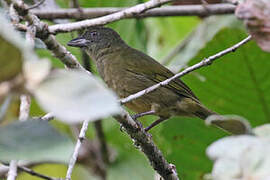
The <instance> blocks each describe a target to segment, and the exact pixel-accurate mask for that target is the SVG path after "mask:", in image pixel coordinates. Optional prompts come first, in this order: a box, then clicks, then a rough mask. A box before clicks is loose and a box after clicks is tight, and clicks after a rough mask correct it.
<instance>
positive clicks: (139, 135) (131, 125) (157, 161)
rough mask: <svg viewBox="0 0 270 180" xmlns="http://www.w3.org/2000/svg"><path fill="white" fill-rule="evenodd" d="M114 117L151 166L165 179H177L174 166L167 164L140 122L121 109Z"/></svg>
mask: <svg viewBox="0 0 270 180" xmlns="http://www.w3.org/2000/svg"><path fill="white" fill-rule="evenodd" d="M114 118H115V119H116V120H117V121H118V122H119V123H120V124H121V125H122V127H123V128H124V129H125V131H126V132H127V133H128V134H129V136H130V137H131V138H132V139H133V140H134V144H135V146H138V147H139V148H140V150H141V151H142V152H143V153H144V154H145V156H146V157H147V159H148V160H149V162H150V164H151V166H152V167H153V168H154V169H155V170H156V171H157V172H158V173H159V174H160V175H161V176H162V177H163V178H164V179H165V180H178V179H179V178H178V177H177V173H176V171H175V166H172V165H171V164H169V163H168V162H167V161H166V159H165V158H164V156H163V154H162V152H161V151H160V150H159V149H158V148H157V146H156V145H155V144H154V142H153V140H152V137H151V135H150V134H149V133H147V132H145V130H144V128H143V127H142V125H141V124H140V122H138V121H137V122H135V121H134V120H133V119H132V118H131V117H130V115H129V114H128V113H127V112H126V111H123V112H122V113H121V114H120V115H117V116H114Z"/></svg>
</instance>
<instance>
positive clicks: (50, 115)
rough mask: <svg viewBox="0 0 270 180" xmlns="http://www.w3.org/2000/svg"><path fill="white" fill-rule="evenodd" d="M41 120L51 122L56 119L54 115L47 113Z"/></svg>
mask: <svg viewBox="0 0 270 180" xmlns="http://www.w3.org/2000/svg"><path fill="white" fill-rule="evenodd" d="M40 119H42V120H43V121H50V120H53V119H54V116H53V114H52V113H47V114H45V115H44V116H42V117H41V118H40Z"/></svg>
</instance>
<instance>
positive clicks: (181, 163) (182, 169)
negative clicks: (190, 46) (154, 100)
mask: <svg viewBox="0 0 270 180" xmlns="http://www.w3.org/2000/svg"><path fill="white" fill-rule="evenodd" d="M245 37H247V34H246V33H245V32H244V31H243V30H241V29H236V28H231V29H230V28H226V29H222V30H221V31H220V32H219V33H217V34H216V36H215V37H214V38H213V39H212V40H211V41H210V42H208V43H207V44H206V45H205V47H204V48H203V49H201V50H200V51H199V53H198V54H197V55H196V56H195V57H194V58H193V59H192V60H191V61H190V63H189V65H193V64H195V63H197V62H199V61H201V60H203V59H204V58H205V57H208V56H210V55H213V54H216V53H218V52H219V51H221V50H224V49H225V48H228V47H231V46H232V45H234V44H236V43H237V42H239V41H241V40H242V39H244V38H245ZM269 59H270V54H269V53H265V52H263V51H262V50H260V48H259V47H258V46H257V45H256V44H255V43H254V42H252V41H251V42H249V43H247V44H245V45H244V46H242V47H240V48H239V49H238V50H237V51H236V52H234V53H230V54H228V55H226V56H224V57H221V58H219V59H217V60H216V61H215V62H214V63H213V64H211V65H210V66H208V67H205V68H201V69H198V70H196V71H195V73H196V75H195V74H194V73H191V74H188V75H186V76H184V77H183V78H181V79H182V80H183V81H184V82H185V83H186V84H187V85H188V86H189V87H190V88H191V89H192V91H193V92H194V93H195V94H196V96H197V97H198V98H199V99H200V101H201V102H202V104H204V105H205V106H206V107H207V108H209V109H211V110H213V111H216V112H217V113H219V114H221V115H226V114H236V115H239V116H242V117H244V118H245V119H247V120H248V121H249V122H250V124H251V125H252V126H256V125H259V124H263V123H266V122H268V121H269V119H270V116H269V111H270V110H269V107H270V101H269V100H270V88H269V85H270V84H269V81H268V80H267V79H268V78H269V69H270V61H269ZM197 75H200V76H201V77H203V79H204V80H202V79H201V78H198V76H197ZM153 134H154V137H155V139H156V142H157V144H159V147H160V148H161V149H162V150H163V152H164V154H165V156H166V157H167V159H168V161H169V162H171V163H173V164H175V165H176V167H177V170H178V173H179V175H180V177H181V178H183V179H194V180H197V179H199V178H200V177H201V176H202V175H204V174H205V173H207V172H210V171H211V169H212V165H211V164H212V163H211V161H210V160H208V158H207V157H206V155H205V149H206V148H207V146H208V145H209V144H210V143H212V142H214V141H215V140H217V139H218V138H220V137H222V136H224V135H225V133H224V132H222V131H221V130H219V129H217V128H215V127H206V126H205V124H204V122H203V121H202V120H199V119H196V118H183V117H174V118H171V119H169V120H168V121H167V122H165V123H164V125H163V127H162V129H161V130H160V129H157V131H153ZM155 134H156V135H155Z"/></svg>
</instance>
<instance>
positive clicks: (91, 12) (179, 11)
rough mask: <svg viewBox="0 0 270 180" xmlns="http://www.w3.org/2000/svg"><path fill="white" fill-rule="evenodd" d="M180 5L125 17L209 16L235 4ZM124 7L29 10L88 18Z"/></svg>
mask: <svg viewBox="0 0 270 180" xmlns="http://www.w3.org/2000/svg"><path fill="white" fill-rule="evenodd" d="M205 6H206V7H207V9H206V8H205ZM205 6H202V5H182V6H166V7H161V8H155V9H150V10H148V11H146V12H144V13H141V14H134V15H132V16H129V17H127V18H145V17H167V16H209V15H221V14H232V13H234V10H235V6H234V5H232V4H209V5H205ZM124 9H126V8H119V7H106V8H81V9H80V11H78V9H77V8H70V9H52V10H32V11H31V12H32V13H34V14H35V15H37V16H38V17H39V18H41V19H48V20H53V19H77V20H80V19H90V18H96V17H100V16H105V15H109V14H112V13H116V12H119V11H123V10H124Z"/></svg>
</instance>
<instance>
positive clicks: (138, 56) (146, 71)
mask: <svg viewBox="0 0 270 180" xmlns="http://www.w3.org/2000/svg"><path fill="white" fill-rule="evenodd" d="M124 54H126V63H128V66H126V67H128V68H129V69H128V70H129V71H132V72H134V73H136V74H141V75H143V76H146V77H147V78H148V79H151V80H152V81H153V82H154V84H156V83H160V82H162V81H164V80H166V79H168V78H170V77H172V76H174V73H173V72H171V71H170V70H169V69H167V68H166V67H165V66H163V65H161V64H160V63H159V62H157V61H155V60H154V59H153V58H151V57H150V56H148V55H146V54H144V53H142V52H140V51H138V50H136V49H133V48H130V49H128V50H127V51H125V53H124ZM165 87H166V88H168V89H170V90H171V91H173V92H174V93H176V94H179V95H180V96H185V97H189V98H192V99H193V100H195V101H196V102H199V99H198V98H197V97H196V96H195V94H194V93H193V92H192V91H191V89H190V88H189V87H188V86H187V85H186V84H185V83H184V82H183V81H181V80H180V79H174V80H172V81H171V82H170V83H169V84H168V85H166V86H165Z"/></svg>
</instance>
